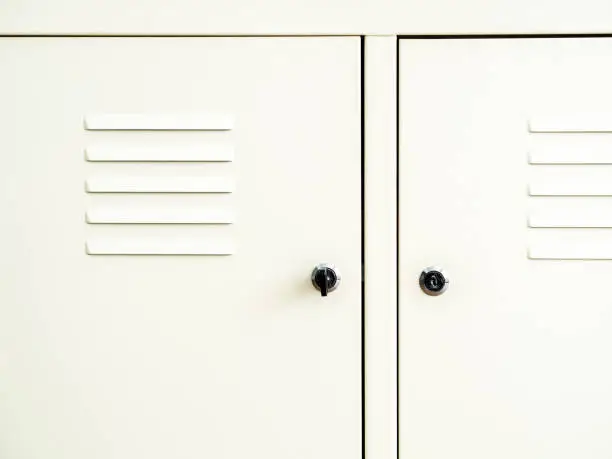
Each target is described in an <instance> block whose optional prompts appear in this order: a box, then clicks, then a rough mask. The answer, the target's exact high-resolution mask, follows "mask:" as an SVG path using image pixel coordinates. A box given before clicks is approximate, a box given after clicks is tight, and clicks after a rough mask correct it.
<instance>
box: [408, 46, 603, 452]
mask: <svg viewBox="0 0 612 459" xmlns="http://www.w3.org/2000/svg"><path fill="white" fill-rule="evenodd" d="M400 46H401V51H400V60H401V62H400V66H401V67H400V69H401V70H400V81H401V83H400V149H399V154H400V157H401V159H400V162H401V163H400V172H399V173H400V195H399V201H400V203H399V206H400V211H399V212H400V214H399V215H400V229H399V231H400V240H399V243H400V249H399V250H400V253H399V264H400V291H399V295H400V300H399V323H400V334H399V342H400V344H399V365H400V369H399V373H400V380H399V386H400V389H399V391H400V402H399V403H400V450H401V453H400V456H401V458H402V459H413V458H419V459H442V458H449V457H453V458H465V459H467V458H469V459H485V458H487V459H490V458H497V459H502V458H508V459H510V458H514V459H516V458H525V459H527V458H529V459H542V458H553V457H554V458H556V459H570V458H577V457H584V458H587V457H588V458H590V459H604V458H609V457H611V456H612V442H610V432H611V430H612V392H611V391H610V388H611V387H612V362H611V360H610V350H611V349H612V299H611V298H610V294H609V288H608V286H609V285H610V281H611V279H612V263H611V261H610V260H612V92H610V90H609V88H610V81H612V57H611V56H612V40H610V39H493V40H485V39H465V40H461V39H457V40H403V41H401V44H400ZM428 267H435V268H437V269H438V272H439V271H440V270H441V271H443V273H442V274H443V275H444V279H442V278H441V276H438V278H437V279H433V280H432V277H431V276H432V275H430V277H429V281H430V282H431V285H430V287H432V289H433V290H440V289H442V288H443V287H444V286H446V287H447V289H446V291H444V292H443V293H442V294H438V295H431V294H425V292H424V291H423V290H422V289H421V287H420V282H419V281H420V277H421V273H422V271H423V270H424V269H425V268H428ZM445 281H448V284H446V282H445ZM429 293H432V292H429ZM433 293H440V292H433Z"/></svg>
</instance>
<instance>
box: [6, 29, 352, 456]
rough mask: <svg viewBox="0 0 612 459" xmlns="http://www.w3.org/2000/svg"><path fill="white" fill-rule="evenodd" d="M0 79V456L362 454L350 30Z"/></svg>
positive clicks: (98, 56)
mask: <svg viewBox="0 0 612 459" xmlns="http://www.w3.org/2000/svg"><path fill="white" fill-rule="evenodd" d="M0 66H1V67H2V72H0V100H2V105H1V106H0V125H1V126H2V129H1V130H2V134H1V135H0V184H1V185H0V209H2V232H1V234H2V237H1V238H0V241H1V242H0V244H1V252H2V257H1V260H2V262H1V263H0V278H2V282H1V283H0V456H1V457H2V458H6V459H17V458H46V459H60V458H61V459H83V458H89V459H97V458H99V459H102V458H104V459H111V458H112V459H134V458H145V457H146V458H149V459H155V458H159V459H161V458H170V457H172V458H175V459H179V458H181V459H188V458H194V459H195V458H204V457H210V458H218V459H221V458H238V457H265V458H270V459H273V458H279V459H280V458H286V457H292V458H303V459H306V458H313V457H317V458H329V459H332V458H338V457H358V456H360V454H361V445H362V443H361V435H362V430H361V423H362V420H361V390H362V387H361V314H362V298H361V270H362V266H361V265H362V261H361V239H362V235H361V140H360V139H361V138H360V129H361V99H360V91H361V80H360V41H359V38H356V37H344V38H339V37H337V38H334V37H327V38H325V37H321V38H315V37H312V38H298V37H295V38H281V37H278V38H254V37H251V38H212V37H210V38H187V37H182V38H172V37H166V38H163V37H159V38H153V37H147V38H144V37H142V38H136V37H134V38H127V37H97V38H96V37H63V38H62V37H21V38H19V37H4V38H0ZM338 209H341V212H339V211H338ZM321 263H329V264H333V265H334V267H335V269H336V271H335V272H334V273H335V275H336V277H334V278H333V279H332V277H333V274H334V273H332V272H331V271H325V269H326V268H321V269H323V271H322V273H323V274H321V272H319V273H318V274H317V273H316V272H314V274H313V270H314V268H315V267H316V266H317V265H319V264H321ZM321 275H323V276H324V279H326V281H325V283H324V284H323V286H324V287H325V288H326V289H327V287H329V289H327V290H329V292H326V293H328V296H327V297H325V298H324V297H322V295H321V294H322V293H323V292H321V291H319V290H321V288H320V284H317V282H319V283H320V282H321ZM317 276H319V277H317ZM313 277H314V279H313ZM327 278H329V282H330V285H329V286H328V285H327ZM334 283H335V285H332V284H334ZM316 285H319V290H318V289H317V288H315V286H316ZM332 287H335V288H332ZM332 290H333V291H332Z"/></svg>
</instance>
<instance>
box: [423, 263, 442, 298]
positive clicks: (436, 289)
mask: <svg viewBox="0 0 612 459" xmlns="http://www.w3.org/2000/svg"><path fill="white" fill-rule="evenodd" d="M419 285H420V286H421V290H423V292H424V293H426V294H427V295H431V296H437V295H441V294H443V293H444V292H445V291H446V289H447V288H448V277H447V276H446V275H445V274H444V271H442V269H441V268H437V267H435V266H430V267H429V268H425V269H424V270H423V271H422V272H421V277H420V278H419Z"/></svg>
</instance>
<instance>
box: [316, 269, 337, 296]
mask: <svg viewBox="0 0 612 459" xmlns="http://www.w3.org/2000/svg"><path fill="white" fill-rule="evenodd" d="M311 280H312V285H313V286H314V288H316V289H317V290H319V291H320V292H321V296H327V294H328V293H329V292H333V291H334V290H336V289H337V288H338V285H339V284H340V274H339V273H338V270H337V269H336V268H335V267H334V266H332V265H328V264H326V263H322V264H320V265H317V266H316V267H315V269H314V270H313V271H312V275H311Z"/></svg>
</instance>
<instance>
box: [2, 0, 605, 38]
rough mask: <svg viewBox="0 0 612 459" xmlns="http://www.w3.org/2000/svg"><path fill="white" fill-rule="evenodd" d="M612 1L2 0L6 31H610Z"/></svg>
mask: <svg viewBox="0 0 612 459" xmlns="http://www.w3.org/2000/svg"><path fill="white" fill-rule="evenodd" d="M611 17H612V3H611V2H610V1H609V0H582V1H579V0H564V1H558V0H487V1H483V0H462V1H456V0H360V1H355V0H291V1H288V0H258V1H257V2H254V1H253V0H175V1H173V2H171V3H169V2H167V1H164V0H2V1H1V2H0V33H3V34H84V35H91V34H93V35H104V34H136V35H138V34H140V35H155V34H177V35H185V34H191V35H194V34H195V35H270V34H274V35H293V34H300V35H313V34H319V35H320V34H333V35H338V34H342V35H346V34H348V35H357V34H359V35H375V34H398V35H407V34H476V33H478V34H482V33H485V34H495V33H498V34H499V33H588V32H590V33H606V32H607V33H610V32H612V26H611V24H610V18H611Z"/></svg>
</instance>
